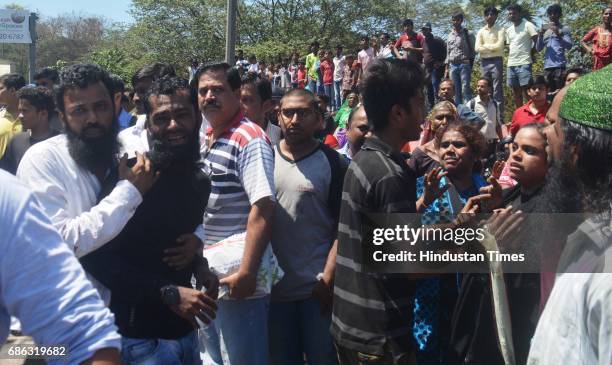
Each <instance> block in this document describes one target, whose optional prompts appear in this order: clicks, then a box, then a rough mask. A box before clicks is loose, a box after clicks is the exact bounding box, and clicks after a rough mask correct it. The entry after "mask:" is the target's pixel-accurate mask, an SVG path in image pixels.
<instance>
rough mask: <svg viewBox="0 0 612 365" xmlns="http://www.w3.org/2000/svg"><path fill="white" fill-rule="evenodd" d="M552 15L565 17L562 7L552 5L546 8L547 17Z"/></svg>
mask: <svg viewBox="0 0 612 365" xmlns="http://www.w3.org/2000/svg"><path fill="white" fill-rule="evenodd" d="M550 14H558V15H563V10H562V9H561V5H559V4H552V5H551V6H549V7H548V8H546V15H550Z"/></svg>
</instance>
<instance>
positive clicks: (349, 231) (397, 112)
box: [331, 59, 424, 365]
mask: <svg viewBox="0 0 612 365" xmlns="http://www.w3.org/2000/svg"><path fill="white" fill-rule="evenodd" d="M423 85H424V75H423V72H422V71H421V68H420V66H419V65H418V64H416V63H414V62H412V61H405V60H383V59H378V60H375V61H373V62H372V64H371V65H370V66H369V67H368V70H367V71H366V73H365V76H364V78H363V80H362V83H361V85H360V89H361V90H363V94H362V95H363V104H364V107H365V111H366V114H367V115H368V119H369V121H370V123H371V124H372V127H373V131H372V133H373V134H372V136H371V137H370V138H368V139H366V141H365V143H364V144H363V146H362V147H361V151H360V152H359V153H358V154H356V155H355V158H354V159H353V161H352V162H351V164H350V165H349V168H348V171H347V173H346V177H345V179H344V188H343V193H342V205H341V209H340V223H339V225H338V253H337V257H336V276H335V287H334V300H333V303H334V304H333V315H332V329H331V330H332V335H333V336H334V338H335V341H336V344H337V348H338V352H339V359H340V364H341V365H344V364H361V363H376V364H379V363H380V364H383V363H384V364H409V363H413V361H414V355H413V349H412V341H413V340H412V338H411V323H412V321H411V317H412V315H411V314H412V306H411V302H412V299H411V298H412V294H413V292H414V285H413V284H412V283H413V282H412V281H411V280H410V276H409V275H406V274H396V275H389V274H379V273H371V272H367V270H366V269H365V265H364V264H365V263H364V252H365V251H364V250H366V247H365V246H363V244H362V242H361V234H360V232H361V225H362V221H361V220H362V218H361V214H362V213H415V211H416V206H415V200H416V178H415V175H414V173H412V172H411V171H410V170H408V166H407V165H406V163H405V162H404V159H403V158H402V157H401V155H400V154H399V152H400V150H401V148H402V146H403V145H404V144H405V143H406V142H408V141H410V140H416V139H418V138H419V121H421V120H423V118H424V110H423V106H424V96H423V92H422V90H423Z"/></svg>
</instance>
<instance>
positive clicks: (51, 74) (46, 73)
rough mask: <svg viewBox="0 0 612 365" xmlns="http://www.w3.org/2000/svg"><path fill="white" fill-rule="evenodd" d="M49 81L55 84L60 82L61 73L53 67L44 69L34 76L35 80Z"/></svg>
mask: <svg viewBox="0 0 612 365" xmlns="http://www.w3.org/2000/svg"><path fill="white" fill-rule="evenodd" d="M40 79H49V80H51V81H53V83H54V84H57V83H58V82H59V72H57V70H56V69H53V68H51V67H44V68H42V69H40V70H39V71H38V72H36V73H35V74H34V80H40Z"/></svg>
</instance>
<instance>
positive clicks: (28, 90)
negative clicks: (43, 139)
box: [17, 86, 55, 118]
mask: <svg viewBox="0 0 612 365" xmlns="http://www.w3.org/2000/svg"><path fill="white" fill-rule="evenodd" d="M17 98H19V99H23V100H27V101H28V102H29V103H30V104H32V106H33V107H34V108H36V110H38V111H40V110H46V111H47V114H48V115H49V118H51V117H52V116H53V115H54V114H55V102H54V101H53V93H52V92H51V90H49V89H47V88H46V87H42V86H26V87H23V88H21V89H19V91H17Z"/></svg>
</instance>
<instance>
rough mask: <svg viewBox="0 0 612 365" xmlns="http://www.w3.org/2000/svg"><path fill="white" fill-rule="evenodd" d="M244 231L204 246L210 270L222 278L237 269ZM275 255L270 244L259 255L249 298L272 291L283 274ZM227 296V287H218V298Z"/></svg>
mask: <svg viewBox="0 0 612 365" xmlns="http://www.w3.org/2000/svg"><path fill="white" fill-rule="evenodd" d="M245 239H246V232H243V233H238V234H235V235H233V236H230V237H228V238H226V239H224V240H222V241H219V242H217V243H215V244H214V245H210V246H205V247H204V257H206V259H207V260H208V266H209V267H210V270H211V271H212V272H213V273H214V274H215V275H217V276H218V277H219V279H222V278H224V277H227V276H229V275H231V274H233V273H235V272H237V271H238V269H239V268H240V263H241V262H242V256H243V254H244V245H245ZM284 274H285V273H284V272H283V270H282V269H281V268H280V265H279V264H278V261H277V260H276V256H274V253H273V252H272V245H270V244H268V247H267V248H266V250H265V251H264V253H263V255H262V257H261V264H260V265H259V270H258V272H257V286H256V288H255V293H253V295H252V296H251V298H257V297H262V296H264V295H268V294H270V293H271V292H272V286H274V284H276V283H278V282H279V281H280V280H281V279H282V278H283V276H284ZM228 298H229V288H227V287H226V286H220V287H219V299H228Z"/></svg>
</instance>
